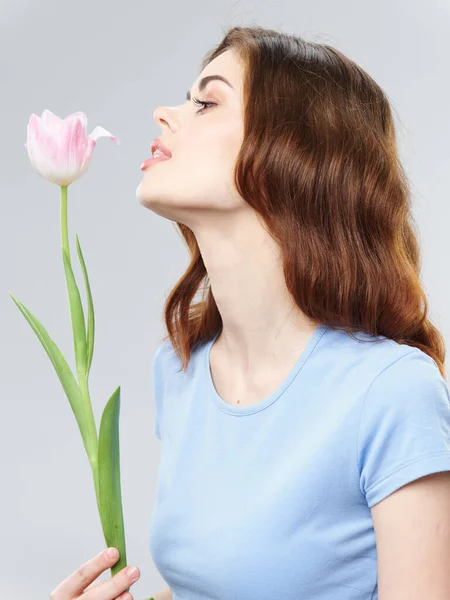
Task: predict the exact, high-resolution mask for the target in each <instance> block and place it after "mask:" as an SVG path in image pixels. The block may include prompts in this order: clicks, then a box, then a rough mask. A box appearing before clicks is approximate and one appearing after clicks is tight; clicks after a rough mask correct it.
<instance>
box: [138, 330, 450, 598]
mask: <svg viewBox="0 0 450 600" xmlns="http://www.w3.org/2000/svg"><path fill="white" fill-rule="evenodd" d="M354 335H355V337H357V338H358V339H353V338H352V337H351V336H350V335H349V334H347V333H346V332H344V331H343V330H342V329H337V330H336V329H331V328H330V327H327V326H326V325H320V326H319V327H318V328H317V329H316V330H315V332H314V334H313V336H312V338H311V339H310V341H309V343H308V345H307V347H306V348H305V350H304V351H303V352H302V354H301V356H300V357H299V358H298V361H297V363H296V364H295V366H294V367H293V368H292V370H291V372H290V373H289V375H288V376H287V377H286V378H285V380H284V381H283V383H282V384H281V385H280V386H279V387H278V389H277V390H276V391H274V392H273V393H271V394H270V395H269V396H267V397H266V398H265V399H264V400H262V401H260V402H258V403H256V404H254V405H252V406H239V405H231V404H228V403H227V402H225V401H224V400H222V398H221V397H220V396H219V395H218V393H217V391H216V389H215V387H214V383H213V380H212V377H211V371H210V362H209V354H210V350H211V346H212V345H213V343H214V341H215V340H216V339H217V335H216V336H215V337H214V338H213V339H212V340H210V341H209V342H208V343H206V344H202V345H201V346H198V347H197V348H196V349H195V351H194V353H193V354H192V358H191V362H190V364H189V369H188V371H187V372H186V373H183V371H181V362H180V361H179V359H178V357H177V355H176V354H175V352H174V350H173V347H172V345H171V343H170V340H166V341H165V342H163V343H162V344H161V345H160V346H159V348H158V349H157V351H156V354H155V356H154V359H153V377H154V379H153V381H154V395H155V410H156V412H155V414H156V418H155V428H154V433H155V434H156V435H157V437H158V438H159V439H160V440H161V460H160V465H159V471H158V481H157V498H156V505H155V507H154V510H153V512H152V515H151V519H150V528H149V546H150V552H151V555H152V558H153V560H154V563H155V565H156V567H157V569H158V571H159V572H160V574H161V576H162V577H163V578H164V580H165V581H166V582H167V584H168V585H169V587H170V589H171V591H172V595H173V598H174V600H377V599H378V587H377V553H376V540H375V533H374V529H373V523H372V518H371V511H370V508H371V507H372V506H373V505H374V504H376V503H378V502H380V501H381V500H383V498H386V496H388V495H389V494H392V493H393V492H394V491H395V490H397V489H398V488H400V487H401V486H403V485H405V484H407V483H409V482H411V481H413V480H415V479H418V478H419V477H423V476H424V475H428V474H430V473H436V472H438V471H449V470H450V396H449V389H448V386H447V383H446V381H445V379H444V378H443V377H442V376H441V374H440V372H439V369H438V367H437V365H436V363H435V362H434V361H433V360H432V359H431V358H430V357H429V356H428V355H427V354H426V353H425V352H423V351H422V350H420V349H418V348H414V347H411V346H408V345H404V344H399V343H397V342H395V341H393V340H390V339H388V338H386V337H383V336H371V335H369V334H366V333H364V332H362V331H357V332H354Z"/></svg>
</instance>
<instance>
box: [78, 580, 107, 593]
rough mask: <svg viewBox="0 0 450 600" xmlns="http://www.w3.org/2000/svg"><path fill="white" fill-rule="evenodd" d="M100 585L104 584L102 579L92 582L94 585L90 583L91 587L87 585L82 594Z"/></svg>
mask: <svg viewBox="0 0 450 600" xmlns="http://www.w3.org/2000/svg"><path fill="white" fill-rule="evenodd" d="M102 583H105V582H104V581H103V579H97V580H96V581H94V583H91V585H88V586H87V588H86V589H84V590H83V594H84V593H85V592H88V591H89V590H92V588H95V587H97V586H98V585H102Z"/></svg>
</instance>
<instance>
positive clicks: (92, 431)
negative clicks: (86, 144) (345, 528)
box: [61, 185, 100, 511]
mask: <svg viewBox="0 0 450 600" xmlns="http://www.w3.org/2000/svg"><path fill="white" fill-rule="evenodd" d="M67 187H68V186H64V185H62V186H61V238H62V249H63V252H65V253H66V255H67V257H68V259H69V263H71V261H70V247H69V229H68V224H67ZM77 373H78V383H79V386H80V392H81V401H82V408H83V410H82V412H83V433H84V440H85V449H86V453H87V456H88V459H89V463H90V465H91V469H92V475H93V478H94V486H95V496H96V499H97V507H98V509H99V511H100V490H99V484H98V436H97V428H96V426H95V419H94V413H93V411H92V402H91V399H90V395H89V387H88V381H87V377H86V373H83V372H81V371H80V370H78V369H77Z"/></svg>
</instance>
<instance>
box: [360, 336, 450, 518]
mask: <svg viewBox="0 0 450 600" xmlns="http://www.w3.org/2000/svg"><path fill="white" fill-rule="evenodd" d="M357 456H358V466H359V475H360V489H361V492H362V493H363V494H364V495H365V497H366V500H367V504H368V506H369V508H371V507H372V506H373V505H374V504H377V503H378V502H380V501H381V500H383V499H384V498H386V496H389V494H392V493H393V492H395V491H396V490H397V489H399V488H400V487H402V486H403V485H406V484H407V483H410V482H411V481H414V480H415V479H419V478H420V477H424V476H425V475H429V474H431V473H437V472H439V471H450V395H449V388H448V385H447V383H446V380H445V379H444V378H443V377H442V375H441V373H440V371H439V369H438V366H437V364H436V363H435V362H434V360H433V359H432V358H431V357H430V356H428V355H427V354H426V353H425V352H423V351H422V350H420V349H419V348H414V349H413V350H412V351H409V352H407V353H406V354H403V355H402V356H401V357H400V358H397V359H396V360H395V361H394V362H393V363H390V365H389V366H387V367H385V368H384V369H383V370H382V371H381V373H379V374H378V375H377V377H376V378H375V379H374V380H373V381H372V383H371V385H370V386H369V388H368V390H367V393H366V395H365V399H364V405H363V407H362V411H361V419H360V425H359V435H358V449H357Z"/></svg>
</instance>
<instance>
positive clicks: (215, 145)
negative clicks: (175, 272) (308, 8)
mask: <svg viewBox="0 0 450 600" xmlns="http://www.w3.org/2000/svg"><path fill="white" fill-rule="evenodd" d="M205 77H206V79H204V78H205ZM186 100H187V102H186V103H185V104H183V105H181V106H176V107H160V108H158V109H157V110H156V111H155V115H154V116H155V120H156V121H157V123H158V125H159V126H160V128H161V130H162V135H161V138H160V140H159V142H162V144H160V145H161V146H162V147H163V149H164V148H165V150H166V151H167V153H168V156H170V155H171V157H170V158H168V159H166V160H163V161H161V162H158V163H157V164H152V165H151V166H150V167H147V168H146V165H145V164H144V165H143V169H144V175H143V179H142V181H141V183H140V185H139V188H138V190H137V195H138V198H139V201H140V202H141V203H142V205H143V206H145V207H147V208H149V209H150V210H152V211H153V212H155V213H157V214H159V215H160V216H162V217H164V218H167V219H170V220H172V221H174V222H175V223H176V224H177V226H178V228H179V230H180V231H181V233H182V235H183V237H184V239H185V240H186V243H187V246H188V249H189V252H190V256H191V261H190V265H189V267H188V269H187V270H186V273H185V274H184V275H183V277H182V278H181V279H180V280H179V282H178V283H177V285H176V286H175V288H174V289H173V290H172V292H171V294H170V295H169V297H168V299H167V301H166V306H165V321H166V325H167V330H168V336H166V337H165V338H164V340H163V342H162V343H161V344H160V346H159V348H158V350H157V352H156V354H155V357H154V361H153V375H154V392H155V407H156V420H155V434H156V435H157V437H158V438H159V439H160V440H161V443H162V453H161V464H160V470H159V474H158V494H157V502H156V506H155V509H154V512H153V514H152V519H151V524H150V550H151V553H152V557H153V559H154V561H155V564H156V566H157V568H158V570H159V571H160V573H161V575H162V576H163V577H164V579H165V580H166V581H167V583H168V584H169V587H167V588H166V589H165V590H163V591H161V592H158V593H157V594H154V595H153V597H154V598H155V600H169V599H171V598H173V599H174V600H200V599H209V598H214V599H218V600H219V599H220V600H231V599H235V598H236V599H238V600H266V599H267V600H269V599H270V600H273V599H275V598H276V599H283V600H300V599H302V600H303V599H304V600H319V599H320V600H344V599H345V600H362V599H367V600H376V599H377V598H379V600H392V599H394V598H395V599H396V600H399V599H400V598H408V600H417V599H419V598H421V599H423V598H427V600H433V599H436V600H437V599H438V598H443V597H447V596H448V597H450V596H449V595H450V569H449V565H450V474H449V473H448V471H450V404H449V395H448V386H447V383H446V380H445V370H444V360H445V345H444V340H443V337H442V336H441V334H440V333H439V331H438V329H437V328H436V327H435V326H434V325H433V324H432V323H431V322H430V320H429V319H428V317H427V308H428V304H427V299H426V295H425V292H424V290H423V287H422V284H421V282H420V250H419V245H418V242H417V238H416V235H415V233H414V227H413V218H412V215H411V206H410V191H409V187H408V181H407V178H406V176H405V173H404V170H403V168H402V165H401V163H400V161H399V157H398V152H397V147H396V139H395V131H394V124H393V119H392V113H391V108H390V105H389V102H388V99H387V97H386V94H385V93H384V92H383V91H382V90H381V89H380V87H379V86H378V85H377V84H376V83H375V81H374V80H373V79H372V78H371V77H370V76H369V75H368V74H367V73H366V72H364V71H363V70H362V69H361V68H360V67H359V66H358V65H356V64H355V63H354V62H352V61H351V60H350V59H349V58H347V57H345V56H344V55H343V54H342V53H340V52H339V51H338V50H336V49H334V48H332V47H330V46H327V45H323V44H317V43H313V42H307V41H305V40H303V39H302V38H299V37H296V36H293V35H288V34H284V33H279V32H277V31H273V30H268V29H263V28H259V27H233V28H231V29H230V30H229V31H228V32H227V33H226V35H225V37H224V39H223V40H222V42H221V43H220V44H219V45H218V46H217V47H216V48H215V49H213V50H212V51H211V52H210V53H209V54H208V55H207V56H206V58H205V60H204V62H203V65H202V72H201V73H200V76H199V78H198V80H197V82H196V84H195V85H194V86H193V88H192V90H190V91H189V92H188V94H187V98H186ZM163 165H164V166H163ZM199 291H201V292H202V298H201V299H199V300H198V301H197V302H196V303H195V302H194V298H195V295H196V294H197V292H199ZM116 560H117V558H116ZM112 562H114V560H113V561H112ZM110 566H111V561H110V562H107V561H106V559H105V557H104V556H103V554H102V555H99V556H98V557H95V558H94V559H91V561H89V562H88V563H86V564H85V565H84V572H85V574H87V576H86V577H85V579H84V584H87V583H90V582H92V581H94V579H95V578H96V577H98V575H99V574H100V573H101V572H102V571H103V570H105V569H107V568H110ZM76 576H77V572H76V573H75V574H74V575H73V576H72V579H71V578H69V579H68V580H66V582H64V584H61V585H60V586H59V587H58V588H57V589H56V590H55V592H54V593H53V595H52V599H53V600H69V599H70V600H72V598H74V597H78V596H74V595H73V594H74V589H75V587H76V585H75V583H74V582H76V581H78V582H80V575H79V571H78V579H76ZM67 582H72V587H70V585H69V584H68V583H67ZM84 584H83V587H81V585H80V583H78V595H79V594H80V593H81V592H83V590H85V591H84V594H83V595H82V597H83V598H84V599H85V600H89V599H90V598H91V597H92V598H98V599H100V598H101V599H102V600H110V599H112V598H120V599H121V600H125V599H128V598H132V596H131V594H130V593H127V592H125V593H121V592H123V591H124V590H126V589H129V586H130V580H128V579H126V577H125V574H124V573H123V572H121V573H119V574H117V575H116V577H115V578H113V579H112V580H111V581H109V582H103V583H101V582H94V584H91V585H90V586H89V587H88V588H86V589H85V585H84ZM99 585H100V586H101V587H98V586H99ZM64 586H65V587H64ZM95 588H96V589H95ZM94 591H95V592H96V593H97V594H98V595H97V596H94V595H92V596H90V595H89V594H90V593H93V592H94ZM71 593H72V595H70V594H71ZM101 593H102V594H103V595H100V594H101ZM119 594H120V595H119Z"/></svg>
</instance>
